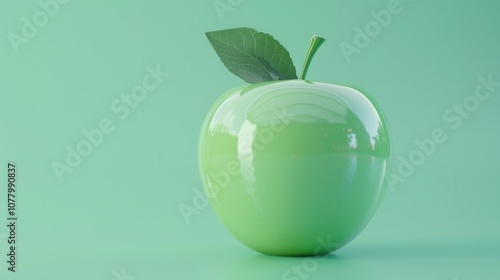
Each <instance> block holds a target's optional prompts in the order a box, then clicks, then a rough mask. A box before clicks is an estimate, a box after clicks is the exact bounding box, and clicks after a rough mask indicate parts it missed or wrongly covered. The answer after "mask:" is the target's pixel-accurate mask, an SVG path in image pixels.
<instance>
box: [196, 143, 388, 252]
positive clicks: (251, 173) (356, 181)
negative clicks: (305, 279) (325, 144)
mask: <svg viewBox="0 0 500 280" xmlns="http://www.w3.org/2000/svg"><path fill="white" fill-rule="evenodd" d="M215 158H216V159H217V164H214V165H213V167H214V168H217V166H219V167H221V168H222V167H223V166H227V162H228V161H230V160H231V159H230V158H228V157H226V156H222V155H221V156H220V157H217V156H216V157H215ZM232 168H233V170H238V172H234V173H231V177H230V178H229V180H227V179H228V178H225V180H226V181H225V182H227V186H223V188H219V189H217V192H216V193H211V194H210V193H207V195H208V196H209V199H210V200H211V202H212V206H213V208H214V209H215V211H216V213H217V215H218V217H219V218H220V220H221V221H222V222H223V223H224V225H225V226H226V228H227V229H229V231H230V232H231V233H232V234H233V235H234V236H235V237H236V238H238V239H239V240H240V241H241V242H242V243H244V244H245V245H247V246H248V247H250V248H251V249H253V250H255V251H258V252H261V253H264V254H269V255H286V256H310V255H322V254H327V253H330V252H332V251H335V250H337V249H339V248H341V247H342V246H344V245H345V244H347V243H348V242H349V241H351V240H352V239H353V238H355V237H356V236H357V235H358V234H359V233H360V232H361V231H362V230H363V228H364V227H365V226H366V224H367V223H368V221H369V220H370V218H371V216H372V215H373V213H374V212H375V210H376V208H377V206H378V204H379V202H380V200H381V197H382V196H383V192H384V191H385V188H384V187H383V186H384V184H383V181H384V177H385V174H386V168H387V159H386V158H383V157H376V156H373V155H366V154H361V153H356V152H345V153H330V154H320V155H297V154H268V153H265V154H259V155H258V156H256V157H255V158H254V159H253V160H252V161H245V160H238V161H237V164H234V162H233V166H232ZM219 170H220V169H219ZM209 174H216V173H213V172H212V173H210V172H209ZM205 179H206V180H207V185H212V186H216V185H217V184H219V185H221V178H217V176H207V177H206V178H205Z"/></svg>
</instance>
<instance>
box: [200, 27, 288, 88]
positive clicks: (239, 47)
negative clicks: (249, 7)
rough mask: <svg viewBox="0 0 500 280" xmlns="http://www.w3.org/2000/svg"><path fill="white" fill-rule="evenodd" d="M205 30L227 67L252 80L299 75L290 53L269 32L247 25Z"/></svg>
mask: <svg viewBox="0 0 500 280" xmlns="http://www.w3.org/2000/svg"><path fill="white" fill-rule="evenodd" d="M205 34H206V35H207V38H208V40H209V41H210V43H211V44H212V46H213V47H214V49H215V52H216V53H217V55H219V57H220V59H221V61H222V62H223V63H224V65H225V66H226V68H227V69H229V71H231V72H232V73H233V74H235V75H236V76H238V77H240V78H242V79H243V80H245V81H246V82H248V83H260V82H265V81H273V80H291V79H297V74H296V72H295V66H294V65H293V62H292V58H291V57H290V54H289V53H288V51H287V50H286V49H285V47H283V46H282V45H281V44H280V43H279V42H278V41H277V40H276V39H274V38H273V37H272V36H271V35H269V34H266V33H262V32H258V31H256V30H255V29H251V28H246V27H242V28H234V29H226V30H220V31H212V32H206V33H205Z"/></svg>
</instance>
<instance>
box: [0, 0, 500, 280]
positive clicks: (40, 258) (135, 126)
mask: <svg viewBox="0 0 500 280" xmlns="http://www.w3.org/2000/svg"><path fill="white" fill-rule="evenodd" d="M216 3H218V5H219V6H218V7H219V8H220V9H224V7H223V6H221V4H220V3H233V4H232V5H233V6H227V7H225V8H226V9H227V8H228V7H229V8H231V9H230V10H227V11H225V12H219V13H218V12H217V10H216V9H215V8H214V5H213V1H148V0H146V1H141V2H137V1H136V2H133V1H113V2H99V3H97V2H90V1H69V3H68V4H65V5H62V4H61V5H59V11H58V12H57V13H56V14H55V15H54V17H51V18H50V19H49V21H48V23H47V24H46V25H45V26H43V27H41V28H38V30H37V32H36V34H35V35H34V36H33V34H28V35H29V36H31V37H32V38H29V39H27V43H25V44H21V45H20V46H19V52H18V53H16V52H15V50H14V48H13V47H12V45H11V43H10V40H9V37H8V35H9V33H10V32H15V33H16V34H21V32H22V28H23V24H24V23H23V17H26V18H28V19H30V20H31V19H32V17H33V15H34V14H35V13H37V12H39V11H42V8H41V7H40V6H39V5H38V4H37V1H14V0H4V1H2V2H1V4H0V34H2V36H3V39H2V40H0V77H2V79H1V82H0V129H1V131H2V137H1V138H0V144H1V149H0V159H1V162H3V164H4V166H5V169H4V171H0V172H3V173H2V174H5V175H3V176H4V180H5V183H3V185H2V186H4V187H2V188H0V189H3V190H5V191H0V222H1V224H0V239H1V242H0V253H1V254H0V259H1V262H0V278H1V279H9V280H10V279H21V280H28V279H59V278H60V279H66V278H69V279H73V280H77V279H96V280H100V279H103V280H109V279H113V278H114V279H120V278H124V277H117V276H116V275H118V276H121V275H120V274H122V272H124V273H125V274H127V275H133V276H135V279H136V280H141V279H283V277H284V276H285V277H288V278H290V279H293V277H296V278H297V277H299V276H298V274H296V273H293V272H292V273H293V274H290V273H289V272H288V271H292V269H293V268H294V266H298V267H299V268H300V269H301V271H303V270H304V269H303V268H302V267H303V265H305V267H307V269H309V270H308V271H310V272H307V276H309V278H308V279H367V278H368V279H384V280H386V279H398V280H399V279H419V280H420V279H436V280H441V279H443V280H444V279H449V280H452V279H455V278H456V279H497V278H499V277H500V267H499V266H498V263H499V260H500V256H499V253H498V252H499V249H500V224H499V220H498V217H499V214H500V203H498V201H499V200H500V189H499V188H498V186H499V185H500V179H499V177H498V176H497V175H498V166H499V163H498V158H499V157H500V147H499V146H498V139H499V137H500V127H499V126H498V124H499V123H500V113H499V111H498V107H499V106H500V97H499V93H500V87H499V86H498V84H491V83H490V82H488V81H487V80H488V79H491V80H493V81H496V82H499V81H500V65H499V61H500V53H499V52H498V50H499V49H500V38H499V36H498V31H499V28H500V27H499V26H500V18H499V17H498V15H497V14H498V10H499V8H500V4H499V3H498V2H496V1H487V0H483V1H475V2H471V1H451V0H445V1H421V0H420V1H415V0H414V1H401V3H400V5H399V6H398V5H396V6H395V5H394V4H392V2H391V1H382V0H380V1H379V0H377V1H366V2H363V3H361V2H360V1H347V0H342V1H309V2H306V1H263V0H254V1H228V2H226V1H222V0H221V1H220V2H216ZM228 5H231V4H228ZM285 5H286V6H287V7H286V8H285V7H284V6H285ZM221 7H222V8H221ZM389 8H390V10H391V11H390V12H389ZM381 10H387V11H388V13H390V15H391V18H390V21H389V20H388V19H387V18H388V17H387V16H386V15H387V13H379V11H381ZM219 11H223V10H219ZM371 11H374V12H373V13H371ZM374 14H376V15H378V16H377V17H379V18H380V17H382V16H384V15H385V16H386V17H385V18H384V19H385V20H382V21H381V22H382V23H384V25H386V26H383V27H382V25H380V26H381V27H380V29H379V30H378V29H376V26H375V25H374V24H370V23H371V22H373V21H374ZM41 19H43V18H41ZM367 24H369V26H368V27H369V28H373V30H372V31H370V32H371V33H370V34H372V35H374V36H370V37H368V39H369V40H366V38H364V37H365V36H363V35H361V33H359V30H358V29H356V27H358V28H359V29H360V30H363V33H365V31H364V30H365V27H366V25H367ZM372 25H373V26H374V27H372ZM240 26H248V27H252V28H255V29H257V30H261V31H265V32H268V33H270V34H273V35H276V36H277V37H278V36H279V40H280V42H281V43H282V44H283V45H285V46H286V47H287V49H288V50H289V52H290V55H291V57H292V58H293V60H294V61H296V62H297V63H300V62H302V61H303V59H304V55H305V53H306V51H307V42H308V40H310V38H311V35H313V34H320V35H322V36H324V37H325V38H328V41H327V43H325V45H324V46H323V47H322V48H321V50H320V51H319V52H318V53H317V55H316V56H315V59H314V62H313V64H312V65H311V67H310V69H309V72H308V74H307V78H308V79H310V80H313V81H319V82H326V83H334V84H351V85H353V86H355V87H356V88H358V87H360V88H363V89H364V90H362V92H368V93H370V94H371V95H373V96H374V97H375V98H376V100H377V101H378V103H379V104H380V106H381V107H382V108H383V110H384V113H385V115H386V118H387V120H388V122H389V124H390V130H391V136H392V138H391V139H392V148H393V158H394V162H393V167H394V168H395V169H394V170H395V174H394V175H395V176H396V175H397V176H399V177H400V178H397V177H394V178H395V179H394V180H393V181H392V182H393V184H392V188H390V189H389V190H388V191H387V193H386V195H385V198H384V200H383V202H382V203H381V205H380V207H379V209H378V211H377V213H376V214H375V216H374V217H373V219H372V220H371V222H370V224H369V225H368V226H367V227H366V228H365V230H364V231H363V232H362V233H361V234H360V235H359V236H358V237H357V238H356V239H355V240H354V241H353V242H351V243H350V244H348V245H347V246H345V247H343V248H342V249H340V250H338V251H337V252H336V253H334V254H332V255H331V257H329V258H326V259H320V260H317V262H316V264H317V266H314V264H313V263H314V262H313V261H312V260H311V259H308V258H280V257H270V256H265V255H261V254H258V253H255V252H253V251H252V250H249V249H248V248H246V247H245V246H243V245H241V243H240V242H238V241H237V240H236V239H235V238H233V237H232V236H231V235H230V234H229V233H228V232H227V231H226V229H225V228H224V227H223V226H222V224H221V223H220V222H219V221H218V220H217V217H216V215H215V213H214V211H213V210H212V209H211V208H210V206H209V205H208V204H207V201H206V200H204V199H203V198H202V197H201V196H199V193H200V192H202V191H203V188H202V184H201V181H200V178H199V174H198V173H199V172H198V164H197V160H198V159H197V145H198V138H199V131H200V129H201V125H202V122H203V119H204V117H205V115H206V113H207V112H208V110H209V108H210V106H211V104H213V103H214V102H215V100H216V99H217V98H218V97H220V96H221V94H222V93H223V92H225V91H226V90H229V89H231V88H234V87H236V86H239V85H242V82H241V80H240V79H239V78H238V77H235V76H233V75H231V74H230V73H228V71H227V69H225V67H224V66H223V65H222V64H221V62H220V61H219V59H218V58H217V57H216V55H215V54H214V51H213V49H212V48H211V47H210V44H209V42H207V38H206V36H205V34H204V33H205V32H206V31H210V30H220V29H226V28H232V27H240ZM370 30H371V29H370ZM377 30H378V32H375V31H377ZM367 36H368V35H367ZM355 38H356V42H357V43H358V44H356V42H355ZM363 38H364V39H365V40H363ZM343 43H345V44H343ZM347 45H350V46H351V47H353V48H351V47H349V46H347ZM341 46H342V47H343V48H341ZM354 48H355V49H354ZM343 50H344V51H343ZM349 51H351V52H352V53H351V54H350V55H347V54H349V53H350V52H349ZM343 52H346V55H344V53H343ZM349 61H350V62H349ZM157 65H159V71H160V72H162V73H163V72H168V73H170V74H169V75H168V77H166V75H167V74H162V75H158V73H157V74H155V77H156V78H157V79H155V78H154V77H153V75H151V74H150V72H155V71H156V68H157ZM298 65H300V64H298ZM148 67H150V68H148ZM148 69H149V71H148ZM148 75H149V76H150V77H151V78H149V79H146V80H147V81H146V85H147V86H148V87H149V88H150V89H151V90H148V91H147V95H146V97H144V96H143V94H142V95H141V93H140V92H139V91H140V89H139V88H137V89H135V90H134V92H135V97H136V99H137V100H142V101H135V100H133V99H132V101H130V100H129V99H127V98H131V97H127V96H131V94H132V90H133V89H134V88H135V87H136V86H141V85H143V79H145V78H146V77H148ZM480 77H482V78H480ZM153 84H156V85H157V87H154V86H153ZM153 88H154V89H153ZM476 88H478V91H477V94H476ZM488 94H489V95H488ZM122 95H123V96H124V97H122ZM122 98H124V99H122ZM141 98H143V99H141ZM476 101H477V102H476ZM129 104H132V105H129ZM455 104H456V106H455ZM112 106H113V107H112ZM460 106H462V108H461V107H460ZM127 108H128V109H127ZM109 121H111V125H114V126H111V127H114V129H113V130H112V131H110V130H111V127H110V122H109ZM97 128H99V130H101V131H108V132H109V131H110V132H109V133H108V132H106V133H105V132H102V134H103V138H102V142H100V143H99V141H94V142H95V143H99V144H98V145H94V146H93V148H92V152H91V153H90V154H88V155H87V156H85V157H83V159H82V161H81V162H80V163H79V164H76V162H77V161H74V162H72V163H73V165H74V167H70V168H71V170H72V172H68V173H64V175H62V181H60V180H59V179H58V176H56V173H55V172H54V170H53V166H52V165H53V162H55V161H56V162H59V163H61V164H65V165H66V156H67V155H68V151H67V150H66V147H67V146H69V147H70V149H74V150H76V149H77V146H78V144H79V143H80V142H82V141H84V140H85V139H86V138H87V137H86V136H85V135H84V134H83V133H82V131H84V130H87V132H89V133H90V132H95V131H94V129H97ZM102 128H104V129H102ZM89 133H87V134H89ZM433 134H434V135H433ZM92 135H94V136H95V135H98V133H97V134H96V132H95V133H94V134H92ZM98 138H99V137H96V138H94V140H96V139H97V140H98ZM443 139H445V140H443ZM424 140H425V141H424ZM436 140H437V141H436ZM431 141H432V143H431ZM82 143H85V142H82ZM417 143H420V146H422V147H424V149H422V148H419V145H418V144H417ZM422 143H424V144H425V145H423V144H422ZM85 145H86V144H81V147H80V149H83V151H86V150H85V148H86V147H84V146H85ZM87 148H88V147H87ZM423 150H425V152H424V151H423ZM419 151H420V152H419ZM422 155H424V156H423V157H422ZM410 156H411V157H410ZM7 161H14V162H15V163H16V164H17V167H18V172H17V174H18V195H19V209H18V213H17V214H18V216H19V227H18V229H19V232H18V238H19V239H18V240H19V247H18V256H19V263H18V273H16V274H12V273H10V272H8V271H7V263H6V262H5V260H6V256H5V255H6V254H7V251H6V249H7V246H6V245H7V244H6V239H5V234H6V230H7V227H6V225H7V222H6V221H5V218H6V215H7V209H6V207H7V206H6V188H7V183H6V180H7V179H6V178H7V177H6V176H7V175H6V174H7V170H6V169H7V167H6V165H7ZM396 179H397V180H396ZM179 206H181V208H184V209H187V208H188V207H191V208H192V209H193V210H194V212H191V213H192V215H190V216H189V217H183V216H182V214H181V211H180V210H179ZM186 220H187V221H189V224H188V223H187V222H186ZM122 269H124V270H122ZM303 278H304V277H303ZM285 279H286V278H285ZM299 279H300V277H299Z"/></svg>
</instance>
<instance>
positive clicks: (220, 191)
mask: <svg viewBox="0 0 500 280" xmlns="http://www.w3.org/2000/svg"><path fill="white" fill-rule="evenodd" d="M313 54H314V51H313V52H312V54H311V55H310V56H308V57H309V61H310V57H312V55H313ZM306 65H308V62H306ZM305 69H306V71H307V66H306V67H305ZM306 71H303V73H305V72H306ZM303 77H304V74H303V75H302V76H301V78H302V79H289V80H278V81H269V82H259V83H254V84H252V85H243V86H240V87H237V88H235V89H232V90H229V91H227V92H226V93H224V94H223V95H222V96H221V97H220V98H219V99H218V100H217V101H216V102H215V104H213V105H212V107H211V108H210V110H209V112H208V114H207V116H206V118H205V121H204V124H203V127H202V131H201V135H200V141H199V165H200V173H201V178H202V182H203V185H204V188H205V193H206V195H207V196H208V198H209V200H210V202H211V205H212V207H213V209H214V210H215V212H216V214H217V216H218V217H219V219H220V220H221V221H222V223H223V224H224V225H225V227H226V228H227V229H228V230H229V231H230V232H231V233H232V234H233V235H234V236H235V237H236V238H237V239H238V240H240V241H241V242H242V243H244V244H245V245H247V246H248V247H250V248H252V249H254V250H256V251H258V252H261V253H265V254H271V255H287V256H306V255H319V254H325V253H329V252H332V251H334V250H336V249H338V248H340V247H342V246H344V245H345V244H347V243H348V242H349V241H351V240H352V239H353V238H354V237H356V236H357V235H358V234H359V233H360V232H361V231H362V230H363V228H364V227H365V226H366V225H367V223H368V221H369V220H370V218H371V217H372V215H373V214H374V212H375V210H376V208H377V206H378V205H379V203H380V201H381V199H382V196H383V194H384V192H385V189H386V184H385V178H386V176H387V175H388V168H389V166H388V165H389V159H390V139H389V132H388V127H387V122H386V120H385V118H384V117H383V115H382V113H381V111H380V109H379V107H378V106H377V105H376V103H375V102H374V101H373V100H372V99H371V98H368V97H367V96H366V95H365V94H363V93H361V92H360V91H358V90H356V89H353V88H350V87H346V86H341V85H334V84H328V83H320V82H312V81H308V80H305V79H303Z"/></svg>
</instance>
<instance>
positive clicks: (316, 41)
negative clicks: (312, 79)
mask: <svg viewBox="0 0 500 280" xmlns="http://www.w3.org/2000/svg"><path fill="white" fill-rule="evenodd" d="M325 40H326V39H325V38H323V37H321V36H318V35H314V36H312V39H311V43H310V44H309V50H307V54H306V59H305V60H304V66H303V67H302V74H300V77H299V79H301V80H304V79H305V77H306V75H307V71H308V70H309V65H310V64H311V61H312V58H313V57H314V54H315V53H316V52H317V51H318V49H319V47H321V45H322V44H323V43H324V42H325Z"/></svg>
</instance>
